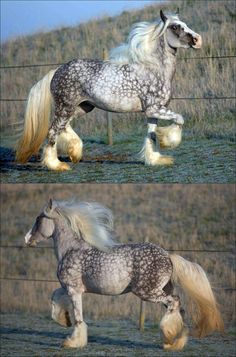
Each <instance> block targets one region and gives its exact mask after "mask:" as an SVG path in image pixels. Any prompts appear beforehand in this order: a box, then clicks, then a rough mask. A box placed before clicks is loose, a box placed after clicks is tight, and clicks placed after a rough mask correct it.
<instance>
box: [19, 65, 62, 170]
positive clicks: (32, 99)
mask: <svg viewBox="0 0 236 357" xmlns="http://www.w3.org/2000/svg"><path fill="white" fill-rule="evenodd" d="M55 71H56V70H52V71H50V72H49V73H48V74H46V76H44V77H43V79H41V81H39V82H38V83H36V84H35V85H34V86H33V87H32V88H31V90H30V93H29V96H28V101H27V107H26V112H25V123H24V131H23V134H22V137H21V139H20V140H19V142H18V143H17V150H16V160H17V162H20V163H22V164H23V163H25V162H26V161H28V159H29V158H30V157H31V156H32V155H33V154H37V153H38V151H39V148H40V146H41V145H42V143H43V142H44V140H45V138H46V136H47V133H48V126H49V119H50V111H51V103H52V95H51V92H50V83H51V80H52V77H53V75H54V73H55Z"/></svg>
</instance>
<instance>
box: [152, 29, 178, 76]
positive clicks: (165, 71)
mask: <svg viewBox="0 0 236 357" xmlns="http://www.w3.org/2000/svg"><path fill="white" fill-rule="evenodd" d="M156 64H157V67H156V68H158V71H161V73H160V74H161V75H162V77H164V79H165V81H170V82H171V81H172V79H173V76H174V74H175V69H176V50H174V49H171V48H170V47H169V46H168V44H167V43H166V40H165V38H164V36H161V37H160V38H159V39H158V44H157V63H156Z"/></svg>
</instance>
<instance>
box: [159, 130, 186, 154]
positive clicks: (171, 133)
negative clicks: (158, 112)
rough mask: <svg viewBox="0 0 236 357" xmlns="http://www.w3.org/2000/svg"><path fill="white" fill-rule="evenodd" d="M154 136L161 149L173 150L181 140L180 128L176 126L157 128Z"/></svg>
mask: <svg viewBox="0 0 236 357" xmlns="http://www.w3.org/2000/svg"><path fill="white" fill-rule="evenodd" d="M156 134H157V137H158V140H159V145H160V148H161V149H175V148H176V147H177V146H179V144H180V143H181V140H182V127H181V126H180V125H177V124H172V125H170V126H166V127H157V128H156Z"/></svg>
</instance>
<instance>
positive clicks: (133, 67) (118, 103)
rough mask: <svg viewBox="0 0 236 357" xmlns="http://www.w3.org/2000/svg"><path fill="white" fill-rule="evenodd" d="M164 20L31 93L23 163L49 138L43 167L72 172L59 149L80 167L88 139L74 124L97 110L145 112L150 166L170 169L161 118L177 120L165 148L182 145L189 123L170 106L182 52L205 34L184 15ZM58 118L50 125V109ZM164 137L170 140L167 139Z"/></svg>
mask: <svg viewBox="0 0 236 357" xmlns="http://www.w3.org/2000/svg"><path fill="white" fill-rule="evenodd" d="M160 16H161V19H160V21H157V22H153V23H149V22H141V23H138V24H136V25H134V26H133V28H132V29H131V32H130V34H129V36H128V39H127V42H126V43H125V44H122V45H120V46H118V47H117V48H115V49H113V50H112V51H111V52H110V57H109V59H108V60H107V61H101V60H95V59H75V60H72V61H70V62H69V63H67V64H64V65H62V66H60V67H59V68H57V69H56V70H52V71H50V72H49V73H48V74H47V75H46V76H45V77H44V78H43V79H42V80H41V81H39V82H38V83H36V84H35V85H34V87H33V88H32V89H31V91H30V93H29V97H28V103H27V108H26V115H25V126H24V132H23V135H22V138H21V139H20V141H19V143H18V149H17V153H16V159H17V161H18V162H20V163H24V162H26V161H27V160H28V159H29V157H30V156H31V155H33V154H35V153H37V152H38V150H39V148H40V146H41V145H42V144H43V142H44V140H45V138H46V136H48V144H47V145H46V147H45V149H44V154H43V161H42V162H43V164H44V165H45V166H47V167H48V168H49V169H51V170H68V169H69V168H70V166H69V165H68V164H67V163H65V162H61V161H60V160H59V159H58V153H57V150H58V149H59V150H60V151H62V152H64V153H66V154H67V155H68V156H69V157H70V159H71V161H72V162H74V163H76V162H77V161H79V160H80V159H81V157H82V146H83V145H82V141H81V139H80V138H79V137H78V135H77V134H76V133H75V132H74V130H73V129H72V128H71V126H70V121H71V120H72V119H73V118H74V117H79V116H81V115H84V114H85V113H88V112H90V111H91V110H93V109H94V107H96V108H100V109H103V110H106V111H110V112H119V113H127V112H143V113H145V115H146V117H147V120H148V135H147V137H146V139H145V142H144V146H143V149H142V150H141V153H142V155H141V156H142V157H143V160H144V161H145V163H146V164H148V165H165V164H171V163H172V162H173V160H172V158H171V157H168V156H164V155H161V154H160V152H159V151H158V150H157V147H156V130H157V119H164V120H173V121H174V123H173V124H172V125H171V126H170V127H169V128H168V130H167V129H166V128H165V130H164V131H162V130H159V136H158V138H159V139H160V143H161V146H162V147H165V146H169V147H171V148H174V147H176V146H177V145H178V144H179V143H180V141H181V127H182V125H183V123H184V120H183V118H182V116H181V115H180V114H176V113H174V112H172V111H171V110H169V109H168V108H167V106H168V104H169V102H170V99H171V86H172V80H173V77H174V73H175V69H176V53H177V49H178V48H195V49H198V48H200V47H201V45H202V39H201V36H200V35H199V34H197V33H196V32H194V31H192V30H191V29H190V28H189V27H188V26H187V25H186V24H185V23H184V22H182V21H181V20H180V19H179V16H178V14H174V15H173V14H172V15H165V14H164V13H163V11H161V12H160ZM52 100H53V102H54V116H53V119H52V122H51V124H50V127H49V117H50V108H51V104H52ZM163 136H164V138H163Z"/></svg>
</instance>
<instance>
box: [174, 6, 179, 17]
mask: <svg viewBox="0 0 236 357" xmlns="http://www.w3.org/2000/svg"><path fill="white" fill-rule="evenodd" d="M175 15H179V7H178V8H177V11H176V13H175Z"/></svg>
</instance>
